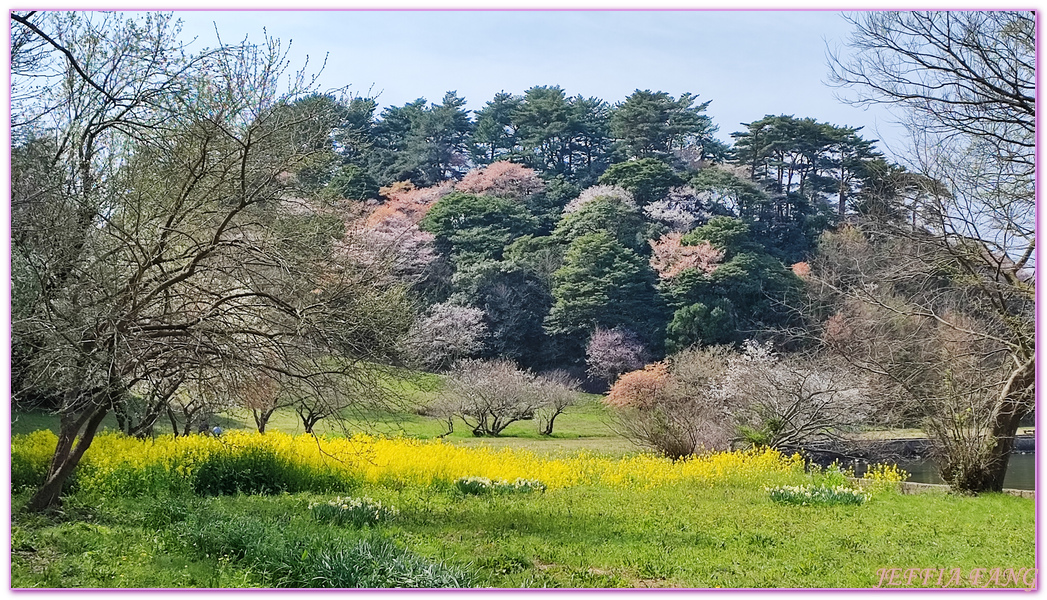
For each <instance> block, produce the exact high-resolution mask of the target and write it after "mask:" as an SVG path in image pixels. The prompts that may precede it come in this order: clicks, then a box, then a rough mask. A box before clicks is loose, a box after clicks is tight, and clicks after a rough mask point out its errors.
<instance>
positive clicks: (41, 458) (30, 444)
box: [11, 429, 76, 492]
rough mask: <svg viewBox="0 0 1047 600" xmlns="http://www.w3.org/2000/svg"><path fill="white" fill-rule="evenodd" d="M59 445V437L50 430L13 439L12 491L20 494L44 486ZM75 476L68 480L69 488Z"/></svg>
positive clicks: (17, 436) (42, 430)
mask: <svg viewBox="0 0 1047 600" xmlns="http://www.w3.org/2000/svg"><path fill="white" fill-rule="evenodd" d="M57 445H58V436H57V435H55V434H54V432H53V431H51V430H50V429H41V430H40V431H34V432H33V433H30V434H28V435H16V436H14V437H13V438H11V490H12V491H14V492H18V491H21V490H25V489H35V488H38V487H40V486H41V485H43V483H44V481H45V480H46V479H47V470H48V468H49V467H50V465H51V457H52V456H53V455H54V453H55V447H56V446H57ZM75 476H76V473H74V474H73V475H71V476H70V478H69V479H68V480H66V484H65V485H66V486H67V487H69V486H70V485H71V484H72V479H73V478H74V477H75Z"/></svg>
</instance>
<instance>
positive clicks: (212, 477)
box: [193, 446, 352, 496]
mask: <svg viewBox="0 0 1047 600" xmlns="http://www.w3.org/2000/svg"><path fill="white" fill-rule="evenodd" d="M351 486H352V481H351V480H347V479H344V478H342V477H339V476H338V475H337V474H335V473H334V472H330V471H324V470H317V469H314V468H310V467H308V466H305V465H300V464H296V463H295V461H294V460H293V459H292V458H291V457H284V456H281V455H279V454H277V453H276V451H275V450H272V449H269V448H264V447H259V446H247V447H244V448H236V447H226V448H223V449H222V450H219V451H217V452H214V453H212V454H211V455H209V456H208V457H207V458H206V459H204V460H203V462H201V463H200V464H198V465H197V466H196V467H195V469H194V470H193V491H194V492H196V493H197V494H200V495H203V496H218V495H225V494H278V493H280V492H290V493H295V492H303V491H331V490H340V489H346V488H347V487H351Z"/></svg>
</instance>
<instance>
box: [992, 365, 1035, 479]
mask: <svg viewBox="0 0 1047 600" xmlns="http://www.w3.org/2000/svg"><path fill="white" fill-rule="evenodd" d="M1035 379H1036V368H1035V362H1034V361H1033V359H1029V360H1027V361H1026V362H1025V363H1024V364H1023V365H1022V366H1020V367H1018V368H1017V369H1015V370H1014V372H1013V373H1011V377H1010V379H1008V381H1007V385H1006V386H1005V387H1004V388H1003V390H1002V391H1001V392H1000V399H999V402H998V403H997V410H996V414H995V415H993V422H992V437H993V441H995V442H996V444H995V445H994V446H993V448H992V450H990V454H989V456H990V460H989V465H990V466H989V472H988V474H987V477H986V484H985V487H986V491H991V492H999V491H1002V490H1003V478H1004V476H1005V475H1006V474H1007V464H1008V463H1009V462H1010V459H1011V450H1013V449H1014V436H1015V434H1016V433H1018V423H1019V422H1021V420H1022V418H1024V417H1025V415H1026V414H1027V413H1028V408H1027V403H1026V400H1027V399H1028V397H1029V395H1030V394H1031V393H1032V390H1033V386H1034V385H1035Z"/></svg>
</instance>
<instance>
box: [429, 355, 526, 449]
mask: <svg viewBox="0 0 1047 600" xmlns="http://www.w3.org/2000/svg"><path fill="white" fill-rule="evenodd" d="M536 379H537V378H536V376H535V375H534V373H531V372H530V371H525V370H522V369H520V368H518V367H517V366H516V365H515V364H514V363H513V362H512V361H508V360H493V361H482V360H463V361H461V362H459V363H458V364H457V365H455V367H454V369H453V370H452V371H451V372H450V373H449V374H448V377H447V383H446V387H445V390H444V393H443V395H442V397H441V398H440V400H439V401H438V402H437V403H436V406H435V407H434V408H433V410H434V412H436V413H437V414H441V415H444V416H445V418H448V419H449V420H450V419H452V418H453V417H458V418H460V419H461V420H462V421H464V422H465V424H466V425H468V426H469V427H470V428H472V431H473V435H476V436H496V435H498V434H500V433H501V432H502V431H503V430H504V429H505V428H506V427H508V426H509V425H510V424H512V423H515V422H516V421H520V420H525V419H533V418H534V415H535V411H537V410H538V409H539V408H540V407H541V405H542V402H543V400H544V398H543V394H541V393H540V392H539V389H538V387H537V386H536Z"/></svg>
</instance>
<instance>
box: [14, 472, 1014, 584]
mask: <svg viewBox="0 0 1047 600" xmlns="http://www.w3.org/2000/svg"><path fill="white" fill-rule="evenodd" d="M362 495H366V496H369V497H372V498H375V499H378V500H380V501H382V502H383V503H386V504H392V505H393V506H395V507H397V508H398V509H399V510H400V514H399V516H398V517H396V518H395V519H393V520H392V521H391V522H389V523H388V524H385V525H379V526H377V527H375V528H374V529H370V530H368V529H365V530H354V529H347V528H341V527H334V526H331V525H326V524H323V523H318V522H316V521H315V520H313V519H312V518H311V517H310V513H309V510H308V505H309V503H310V502H314V501H320V500H324V499H326V498H328V497H327V496H318V495H313V494H295V495H287V494H285V495H281V496H275V497H264V496H231V497H219V498H195V497H174V498H162V499H156V498H145V499H125V498H111V499H106V500H105V501H102V502H99V501H97V499H95V500H93V501H92V500H89V499H86V498H85V499H78V498H75V497H74V498H73V499H72V501H71V502H69V503H68V505H67V507H66V513H65V515H64V517H61V518H60V517H54V516H52V517H42V516H35V515H26V514H25V513H23V512H21V511H19V510H18V506H19V505H20V504H21V503H23V502H24V501H25V496H24V495H16V497H15V498H14V506H15V512H14V526H13V531H12V550H13V556H12V585H13V586H14V587H38V586H39V587H157V586H160V587H168V586H169V587H194V586H200V587H243V586H263V587H268V586H272V585H274V581H275V580H274V578H275V577H276V576H277V575H276V574H275V573H279V571H278V570H274V567H272V566H271V565H273V564H280V563H279V560H278V559H277V558H274V556H276V555H279V552H285V550H286V547H288V546H293V542H295V540H298V542H297V543H299V546H297V547H307V546H308V544H305V546H302V544H303V543H304V542H301V540H302V539H307V540H308V539H322V540H324V542H325V543H327V544H329V545H330V544H332V543H334V544H339V545H342V546H351V545H352V544H354V543H356V542H358V541H359V540H361V539H376V538H383V539H391V540H395V543H396V544H397V545H399V547H400V548H402V549H404V550H406V551H407V552H409V553H410V554H411V555H414V556H419V557H422V559H424V560H427V561H431V562H432V563H435V564H438V565H442V566H446V567H449V568H454V569H459V570H462V571H463V572H466V573H469V576H470V579H469V585H475V586H484V587H486V586H493V587H520V586H525V587H545V586H548V587H710V588H711V587H873V586H875V585H876V584H877V582H878V578H877V570H878V569H883V568H891V567H898V568H912V567H920V568H947V569H952V568H961V569H963V570H964V573H965V574H966V573H967V572H969V571H970V569H972V568H975V567H997V566H999V567H1004V568H1015V569H1018V568H1021V567H1032V566H1033V560H1034V544H1035V540H1034V524H1033V513H1034V510H1033V502H1032V501H1030V500H1024V499H1020V498H1015V497H1011V496H1006V495H996V494H986V495H983V496H979V497H975V498H972V497H956V496H950V495H944V494H941V495H920V496H902V495H898V494H896V493H893V492H888V493H882V494H880V495H877V496H875V497H874V498H873V499H872V500H870V501H868V502H866V503H865V504H864V505H862V506H794V505H779V504H776V503H774V502H772V501H771V500H770V499H769V498H768V496H767V493H766V492H764V491H763V490H762V489H749V488H744V487H716V488H707V487H700V486H696V485H693V484H678V485H672V486H667V487H662V488H655V489H651V490H637V489H612V488H606V487H593V486H587V487H577V488H568V489H563V490H557V491H549V492H546V493H544V494H527V495H504V496H488V497H474V496H465V497H463V496H461V495H460V494H458V493H456V492H454V491H452V490H447V489H434V488H418V487H399V488H391V487H386V486H380V485H373V484H372V485H364V486H363V487H362V488H360V489H359V490H358V491H357V492H355V493H354V496H362ZM223 524H226V525H223ZM244 531H247V532H251V533H249V534H248V535H246V536H245V535H244V533H243V532H244ZM332 536H333V537H332ZM245 538H246V539H245ZM209 548H210V550H208V549H209ZM274 548H275V549H274ZM281 549H283V550H281ZM296 552H297V551H296ZM306 552H308V551H306ZM314 552H315V550H314ZM285 554H286V552H285ZM281 556H282V555H281ZM296 556H297V555H296ZM284 560H286V559H284ZM292 562H294V561H292ZM306 562H308V561H306ZM288 568H292V567H288Z"/></svg>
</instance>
